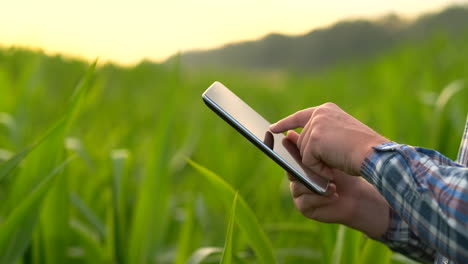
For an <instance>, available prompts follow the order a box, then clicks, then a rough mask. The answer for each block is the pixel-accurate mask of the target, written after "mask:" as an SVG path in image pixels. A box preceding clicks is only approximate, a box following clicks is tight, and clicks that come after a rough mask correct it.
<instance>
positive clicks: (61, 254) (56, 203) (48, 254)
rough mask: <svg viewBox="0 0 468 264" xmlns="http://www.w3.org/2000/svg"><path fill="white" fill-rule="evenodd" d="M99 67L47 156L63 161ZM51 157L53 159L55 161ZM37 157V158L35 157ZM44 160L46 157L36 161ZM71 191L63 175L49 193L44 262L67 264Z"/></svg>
mask: <svg viewBox="0 0 468 264" xmlns="http://www.w3.org/2000/svg"><path fill="white" fill-rule="evenodd" d="M95 67H96V61H95V62H94V63H92V64H91V65H90V67H89V68H88V71H87V72H86V74H85V76H84V77H83V78H82V79H81V81H80V83H79V84H78V85H77V86H76V88H75V91H74V93H73V95H72V97H71V100H70V102H69V103H68V105H67V109H66V110H65V113H64V115H63V117H62V118H63V120H64V121H63V122H64V125H63V127H62V129H61V131H60V133H57V134H53V138H51V139H52V140H51V141H48V142H47V143H49V144H47V145H46V146H47V147H48V148H47V151H48V153H49V152H50V151H51V150H54V151H53V152H54V153H52V154H53V155H54V154H55V156H56V157H58V158H60V157H61V155H62V153H63V151H64V144H65V137H66V134H67V133H68V129H69V127H70V125H71V123H72V122H73V120H74V119H75V117H76V115H77V112H78V110H79V108H80V106H81V104H82V102H83V100H82V99H83V98H84V95H85V93H86V92H87V91H88V89H89V87H90V84H91V78H92V76H93V73H94V69H95ZM53 155H52V157H53ZM36 157H37V156H36ZM37 158H38V159H40V160H42V159H43V157H40V156H39V157H37ZM39 162H40V161H39ZM69 211H70V201H69V191H68V178H67V177H66V175H65V174H63V175H60V176H59V177H58V179H57V183H56V184H55V186H54V187H52V189H51V190H50V194H48V195H47V198H46V200H45V203H44V207H43V209H42V212H41V228H42V234H43V245H44V252H45V260H46V261H47V263H51V264H61V263H64V262H66V255H65V253H66V250H67V247H68V243H69V240H70V230H69V226H68V222H69Z"/></svg>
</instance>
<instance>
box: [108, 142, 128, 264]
mask: <svg viewBox="0 0 468 264" xmlns="http://www.w3.org/2000/svg"><path fill="white" fill-rule="evenodd" d="M111 159H112V172H113V173H112V208H113V217H114V221H113V222H114V253H115V261H116V263H125V252H126V248H127V243H126V237H127V233H126V228H127V210H126V204H125V202H126V199H127V198H128V196H129V194H128V185H129V183H128V166H129V164H128V163H129V161H128V160H129V153H128V151H127V150H125V149H120V150H114V151H112V153H111Z"/></svg>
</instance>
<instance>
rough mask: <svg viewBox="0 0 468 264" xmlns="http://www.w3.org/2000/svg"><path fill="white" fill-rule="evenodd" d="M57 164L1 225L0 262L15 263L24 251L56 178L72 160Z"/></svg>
mask: <svg viewBox="0 0 468 264" xmlns="http://www.w3.org/2000/svg"><path fill="white" fill-rule="evenodd" d="M71 160H72V159H71V158H69V159H67V160H66V161H64V162H63V163H62V164H60V165H59V166H57V167H56V168H55V169H54V170H53V171H52V172H51V173H50V174H49V175H48V176H47V177H45V178H44V180H43V181H42V182H41V183H40V184H39V185H38V186H37V187H36V189H35V190H34V191H33V192H32V193H31V194H29V195H28V196H27V197H26V198H25V199H24V200H23V201H22V202H21V203H20V204H19V205H18V206H17V207H16V208H15V210H13V212H12V213H11V214H10V216H9V217H8V218H7V219H6V220H5V222H4V223H3V224H2V225H1V226H0V263H1V264H3V263H15V262H16V261H17V260H18V258H19V257H20V256H21V254H23V253H24V251H25V250H26V248H27V246H28V245H29V242H30V241H31V237H32V233H33V230H34V227H35V225H36V221H37V219H38V217H39V213H40V209H41V206H42V202H43V200H44V198H45V196H46V194H47V193H48V191H49V190H50V188H51V187H52V186H53V184H54V183H55V181H54V179H55V178H56V176H57V175H58V174H59V173H60V172H61V171H62V170H63V168H64V167H65V166H66V165H67V164H68V163H69V162H70V161H71Z"/></svg>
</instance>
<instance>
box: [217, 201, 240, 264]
mask: <svg viewBox="0 0 468 264" xmlns="http://www.w3.org/2000/svg"><path fill="white" fill-rule="evenodd" d="M237 195H238V192H236V194H235V195H234V200H233V201H232V208H231V217H230V218H229V224H228V229H227V232H226V242H225V243H224V249H223V257H222V258H221V263H222V264H231V263H232V233H233V230H234V223H235V220H236V206H237Z"/></svg>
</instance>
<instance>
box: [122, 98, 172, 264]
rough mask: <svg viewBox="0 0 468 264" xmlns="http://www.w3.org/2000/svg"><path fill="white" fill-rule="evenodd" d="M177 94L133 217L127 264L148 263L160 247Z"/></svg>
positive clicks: (164, 119) (156, 137) (162, 118)
mask: <svg viewBox="0 0 468 264" xmlns="http://www.w3.org/2000/svg"><path fill="white" fill-rule="evenodd" d="M176 99H177V98H176V97H173V98H172V99H170V98H169V99H168V101H167V102H168V109H166V111H164V112H163V113H161V116H160V119H159V122H158V125H157V128H156V130H155V134H154V136H153V138H154V142H153V146H152V150H151V154H150V157H151V159H150V160H149V164H147V167H146V171H145V174H144V176H143V179H142V182H141V184H140V188H139V190H138V194H137V202H136V205H135V211H134V213H133V216H132V224H131V231H130V235H129V242H128V243H129V247H128V258H127V259H126V262H127V263H129V264H130V263H131V264H140V263H142V264H143V263H148V262H149V261H150V260H151V258H152V255H153V254H155V252H156V251H157V250H158V248H160V247H161V244H162V240H163V237H164V234H165V232H166V230H167V229H166V225H167V223H168V219H169V217H170V215H169V209H170V208H169V198H170V195H171V193H170V190H171V181H170V178H171V168H170V165H169V162H170V157H171V156H172V155H171V147H172V145H171V134H172V133H171V132H172V131H171V126H172V122H173V113H174V110H175V109H174V108H175V105H176V103H175V101H174V102H173V100H176Z"/></svg>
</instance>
